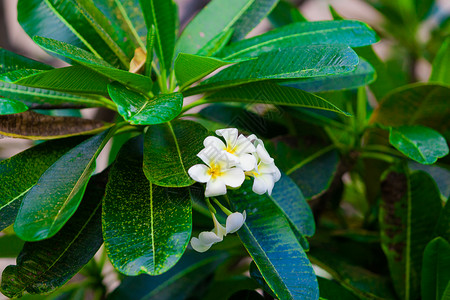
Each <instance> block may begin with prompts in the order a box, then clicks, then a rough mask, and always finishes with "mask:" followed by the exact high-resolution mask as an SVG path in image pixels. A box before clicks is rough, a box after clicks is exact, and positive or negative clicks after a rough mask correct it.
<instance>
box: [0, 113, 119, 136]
mask: <svg viewBox="0 0 450 300" xmlns="http://www.w3.org/2000/svg"><path fill="white" fill-rule="evenodd" d="M111 126H112V124H108V123H104V122H101V121H97V120H88V119H82V118H77V117H53V116H48V115H42V114H38V113H35V112H33V111H27V112H24V113H21V114H14V115H6V116H0V134H2V135H4V136H9V137H14V138H23V139H30V140H52V139H60V138H64V137H70V136H75V135H89V134H96V133H99V132H102V131H104V130H106V129H108V128H109V127H111Z"/></svg>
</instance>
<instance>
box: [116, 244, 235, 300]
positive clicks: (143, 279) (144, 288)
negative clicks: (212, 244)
mask: <svg viewBox="0 0 450 300" xmlns="http://www.w3.org/2000/svg"><path fill="white" fill-rule="evenodd" d="M227 257H228V255H227V254H226V253H221V252H219V253H217V252H212V251H211V252H209V253H196V252H194V251H186V253H185V254H184V255H183V257H182V258H181V259H180V261H179V262H178V263H177V264H176V266H175V267H173V268H172V269H170V270H169V271H168V272H166V273H164V274H162V275H159V276H148V275H139V276H136V277H126V278H125V279H124V280H123V281H122V283H121V285H119V287H117V288H116V289H115V290H114V291H113V292H112V293H111V294H110V295H109V296H108V300H136V299H170V300H184V299H185V298H186V295H188V294H189V293H190V292H191V291H194V290H195V287H196V286H197V284H199V283H200V282H201V281H202V280H204V279H205V278H206V277H208V276H209V275H210V274H212V273H213V272H214V271H215V270H216V268H217V266H218V265H220V263H222V262H223V261H224V260H225V259H226V258H227Z"/></svg>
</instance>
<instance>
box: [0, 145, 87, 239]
mask: <svg viewBox="0 0 450 300" xmlns="http://www.w3.org/2000/svg"><path fill="white" fill-rule="evenodd" d="M83 139H84V138H83V137H74V138H69V139H60V140H56V141H49V142H45V143H42V144H39V145H37V146H34V147H32V148H30V149H27V150H25V151H23V152H21V153H19V154H17V155H15V156H13V157H11V158H9V159H5V160H3V161H1V162H0V175H1V177H2V184H1V185H0V231H1V230H3V229H5V228H6V227H8V226H9V225H11V224H12V223H13V222H14V220H15V218H16V215H17V212H18V210H19V207H20V204H21V201H22V197H23V195H25V193H26V192H28V191H29V190H30V189H31V188H32V187H33V186H34V185H35V184H36V183H37V182H38V180H39V178H40V177H41V176H42V174H43V173H44V172H45V171H46V170H47V169H48V168H49V167H50V166H51V165H52V164H53V163H54V162H55V161H57V160H58V159H59V158H60V157H61V156H63V155H64V154H65V153H66V152H67V151H69V150H70V149H71V148H72V147H75V146H76V145H77V144H79V143H81V141H83Z"/></svg>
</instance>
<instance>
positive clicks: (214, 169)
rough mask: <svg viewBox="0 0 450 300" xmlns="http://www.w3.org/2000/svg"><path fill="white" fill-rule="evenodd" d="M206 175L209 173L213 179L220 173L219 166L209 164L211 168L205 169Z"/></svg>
mask: <svg viewBox="0 0 450 300" xmlns="http://www.w3.org/2000/svg"><path fill="white" fill-rule="evenodd" d="M207 173H208V175H211V177H212V179H215V178H217V177H219V176H221V175H222V173H221V172H220V166H219V165H211V168H209V170H208V171H207Z"/></svg>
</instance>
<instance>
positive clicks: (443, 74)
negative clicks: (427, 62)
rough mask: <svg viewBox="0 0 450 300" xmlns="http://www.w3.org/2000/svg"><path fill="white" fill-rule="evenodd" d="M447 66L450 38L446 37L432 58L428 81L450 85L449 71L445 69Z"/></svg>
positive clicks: (449, 55)
mask: <svg viewBox="0 0 450 300" xmlns="http://www.w3.org/2000/svg"><path fill="white" fill-rule="evenodd" d="M449 65H450V37H447V38H446V39H445V41H444V42H443V43H442V45H441V48H440V49H439V52H438V53H437V54H436V57H435V58H434V61H433V68H432V72H431V75H430V81H432V82H439V83H442V84H446V85H450V70H449V69H448V67H447V66H449Z"/></svg>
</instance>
